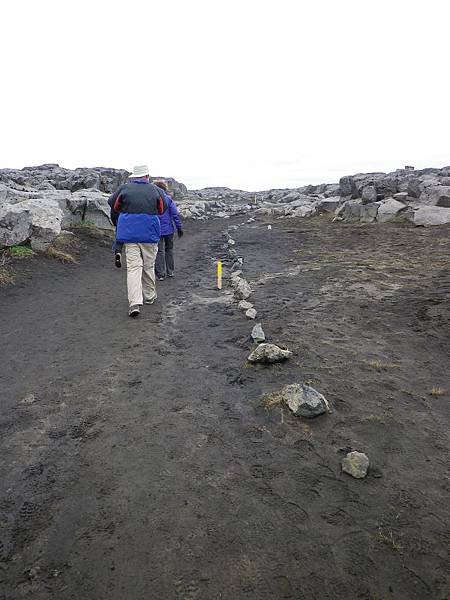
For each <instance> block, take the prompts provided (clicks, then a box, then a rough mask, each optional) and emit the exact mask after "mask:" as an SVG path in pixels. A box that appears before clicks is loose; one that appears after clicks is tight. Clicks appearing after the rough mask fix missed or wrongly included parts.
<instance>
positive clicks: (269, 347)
mask: <svg viewBox="0 0 450 600" xmlns="http://www.w3.org/2000/svg"><path fill="white" fill-rule="evenodd" d="M291 356H292V352H290V351H289V350H283V348H280V347H279V346H276V345H275V344H260V345H259V346H258V347H257V348H255V350H253V352H252V353H251V354H250V356H249V357H248V359H247V360H248V361H249V362H253V363H277V362H282V361H284V360H287V359H288V358H290V357H291Z"/></svg>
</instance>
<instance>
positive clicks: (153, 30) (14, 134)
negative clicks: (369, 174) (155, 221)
mask: <svg viewBox="0 0 450 600" xmlns="http://www.w3.org/2000/svg"><path fill="white" fill-rule="evenodd" d="M1 20H2V33H1V36H0V51H1V57H2V66H1V71H0V76H1V93H0V107H1V129H0V135H1V142H0V167H15V168H21V167H24V166H26V165H34V164H40V163H44V162H57V163H59V164H60V165H62V166H66V167H70V168H74V167H78V166H111V167H122V168H128V169H131V167H132V166H133V165H134V164H142V163H148V164H149V166H150V170H151V173H152V174H153V175H165V176H173V177H175V178H176V179H178V180H179V181H182V182H184V183H186V184H187V185H188V187H190V188H196V187H204V186H207V185H225V186H229V187H239V188H242V189H249V190H258V189H267V188H270V187H294V186H299V185H303V184H305V183H319V182H333V181H337V180H338V179H339V177H340V176H342V175H345V174H350V173H355V172H358V171H373V170H382V171H385V170H394V169H395V168H398V167H401V166H403V165H405V164H412V165H415V166H416V167H417V168H418V167H425V166H444V165H448V164H450V116H449V115H450V103H449V101H450V94H449V90H450V83H449V82H450V77H449V55H450V42H449V34H448V28H449V23H450V2H449V1H448V0H428V1H427V2H425V1H423V0H420V1H417V0H389V1H387V0H377V2H364V1H362V0H339V1H337V0H308V1H301V0H274V1H272V0H158V1H152V0H145V1H136V0H128V1H127V2H123V1H120V2H116V1H115V0H108V1H107V2H106V1H102V0H89V1H86V0H76V1H75V0H74V1H72V0H65V1H64V2H63V1H61V0H58V1H54V0H39V1H36V2H31V1H25V0H14V2H13V1H8V2H4V3H2V9H1Z"/></svg>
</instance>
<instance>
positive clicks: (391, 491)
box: [0, 218, 450, 600]
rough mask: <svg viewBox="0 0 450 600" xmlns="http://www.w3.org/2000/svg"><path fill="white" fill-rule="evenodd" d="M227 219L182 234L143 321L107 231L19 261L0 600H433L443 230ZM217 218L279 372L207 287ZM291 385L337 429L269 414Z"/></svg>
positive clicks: (444, 343) (4, 334)
mask: <svg viewBox="0 0 450 600" xmlns="http://www.w3.org/2000/svg"><path fill="white" fill-rule="evenodd" d="M242 222H243V220H242V219H239V218H235V219H230V220H214V221H209V222H206V223H200V222H196V223H189V224H188V225H187V227H186V235H185V236H184V238H183V239H182V240H180V241H179V242H178V244H177V246H176V261H177V276H176V278H175V279H173V280H167V281H164V282H161V283H160V284H159V288H158V296H159V297H158V302H157V303H156V304H155V305H154V306H149V307H145V309H144V310H143V313H142V315H141V317H140V318H139V319H137V320H131V319H129V318H128V317H127V316H126V303H125V274H124V272H123V271H119V270H118V269H115V268H114V267H113V261H112V255H111V250H110V248H109V242H108V240H105V239H103V238H102V237H99V236H96V235H92V233H91V236H89V235H87V233H86V232H78V233H77V234H76V235H77V237H78V238H79V241H78V242H77V243H76V248H77V249H76V253H77V258H78V263H79V264H60V263H58V262H56V261H55V260H51V259H41V258H40V259H37V258H32V259H30V260H22V261H20V262H19V261H16V262H13V263H12V265H11V266H12V269H13V271H14V274H15V284H14V285H9V286H6V287H2V288H1V289H0V314H1V317H2V318H1V321H0V336H1V341H2V345H1V362H0V402H1V413H0V435H1V441H0V452H1V457H2V459H1V463H0V599H1V600H16V599H22V598H24V599H27V600H28V599H33V600H44V599H47V598H55V599H58V600H68V599H73V600H75V599H76V600H103V599H105V600H106V599H108V600H124V599H127V600H144V599H145V600H147V599H149V600H150V599H151V600H159V599H161V600H165V599H168V600H171V599H174V600H197V599H198V600H203V599H204V600H219V599H227V600H228V599H229V600H235V599H236V600H240V599H244V598H245V599H253V600H265V599H295V600H300V599H301V600H310V599H311V600H313V599H314V600H316V599H317V600H328V599H329V600H340V599H342V600H352V599H365V600H385V599H390V598H392V599H405V600H406V599H407V600H427V599H437V600H444V599H446V598H448V597H449V587H448V580H447V579H446V572H447V571H446V566H447V563H446V560H447V551H448V542H449V535H448V528H447V527H446V522H447V521H448V508H447V505H448V487H447V485H448V479H447V474H446V467H447V465H448V453H447V448H448V402H449V393H448V390H449V389H450V381H449V368H448V367H449V364H450V361H449V354H450V353H449V316H450V307H449V292H450V274H449V249H450V241H449V232H450V230H449V229H448V228H446V227H442V228H441V227H437V228H432V229H417V228H414V229H413V228H410V227H408V226H404V225H388V224H386V225H382V226H373V225H365V226H360V225H356V226H355V225H351V226H350V225H345V224H342V223H334V224H332V223H330V222H328V221H327V220H326V219H325V218H319V219H312V220H306V219H304V220H280V221H275V222H273V223H272V229H271V230H268V229H267V224H268V223H269V221H257V222H255V223H251V224H247V223H246V224H245V225H241V223H242ZM230 225H231V227H233V226H234V225H237V226H238V229H237V230H233V229H232V230H231V231H230V233H231V234H232V235H233V237H234V238H235V240H236V249H237V251H238V254H239V255H241V256H242V257H243V258H244V261H245V262H244V272H245V275H246V276H247V277H248V279H249V280H250V282H251V284H252V287H253V289H254V293H253V295H252V298H251V300H252V302H254V303H255V307H256V309H257V310H258V319H257V320H258V321H259V320H261V322H262V324H263V327H264V329H265V332H266V335H267V336H268V338H269V340H270V341H274V342H279V343H280V344H283V345H286V346H287V347H289V348H290V349H291V350H293V351H294V357H293V358H292V359H291V360H290V361H289V362H287V363H285V364H283V365H274V366H270V367H261V366H258V365H252V366H249V364H248V363H247V362H246V357H247V356H248V354H249V352H250V350H251V348H252V344H251V341H250V338H249V335H250V331H251V328H252V326H253V324H254V323H253V322H250V321H249V320H247V319H246V318H245V316H244V315H243V313H241V312H240V311H239V310H238V309H237V308H236V306H235V305H234V304H232V303H231V297H230V294H229V288H228V287H227V286H225V289H224V290H223V291H222V292H219V291H217V290H215V289H214V270H215V267H214V260H215V259H217V258H219V257H224V258H225V256H226V255H225V251H224V248H223V239H222V237H221V233H222V232H223V230H224V229H225V228H226V227H229V226H230ZM225 272H227V270H225ZM296 381H304V382H309V383H310V384H311V385H313V386H314V387H315V388H316V389H318V390H319V391H320V392H321V393H323V394H324V395H325V396H326V397H327V399H328V400H329V402H330V404H331V407H332V412H331V413H330V414H329V415H325V416H322V417H319V418H317V419H315V420H304V419H298V418H295V417H294V416H292V415H291V414H290V413H289V411H288V409H286V408H281V407H275V408H274V409H273V410H271V411H268V410H266V409H265V408H264V407H263V406H262V404H261V400H260V399H261V396H262V395H263V394H265V393H267V392H270V391H274V390H277V389H278V388H279V387H281V386H282V385H284V384H285V383H293V382H296ZM352 449H355V450H359V451H362V452H365V453H366V454H367V455H368V456H369V458H370V461H371V467H370V470H369V474H368V476H367V478H366V479H364V480H355V479H352V478H351V477H350V476H348V475H346V474H343V473H341V469H340V463H341V460H342V458H343V456H345V454H346V452H348V451H349V450H352Z"/></svg>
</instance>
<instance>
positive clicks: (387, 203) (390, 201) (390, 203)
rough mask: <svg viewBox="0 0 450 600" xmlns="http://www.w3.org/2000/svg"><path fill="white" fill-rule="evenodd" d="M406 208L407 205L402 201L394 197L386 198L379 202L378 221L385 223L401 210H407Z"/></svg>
mask: <svg viewBox="0 0 450 600" xmlns="http://www.w3.org/2000/svg"><path fill="white" fill-rule="evenodd" d="M397 195H398V194H397ZM405 208H406V206H405V205H404V204H403V203H402V202H399V201H398V200H394V198H386V199H385V200H383V201H382V202H380V203H379V206H378V213H377V221H378V222H379V223H385V222H386V221H391V220H392V219H394V218H395V217H396V216H397V215H398V214H399V213H400V212H401V211H403V210H405Z"/></svg>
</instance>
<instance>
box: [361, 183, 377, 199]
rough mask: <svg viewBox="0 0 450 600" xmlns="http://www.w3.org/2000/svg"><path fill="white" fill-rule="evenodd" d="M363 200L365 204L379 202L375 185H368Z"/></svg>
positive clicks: (362, 195)
mask: <svg viewBox="0 0 450 600" xmlns="http://www.w3.org/2000/svg"><path fill="white" fill-rule="evenodd" d="M361 199H362V203H363V204H371V203H372V202H376V201H377V189H376V187H375V186H374V185H366V187H365V188H363V191H362V194H361Z"/></svg>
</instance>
